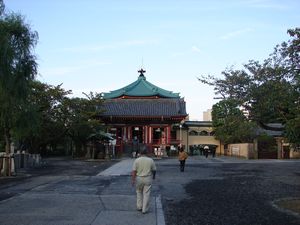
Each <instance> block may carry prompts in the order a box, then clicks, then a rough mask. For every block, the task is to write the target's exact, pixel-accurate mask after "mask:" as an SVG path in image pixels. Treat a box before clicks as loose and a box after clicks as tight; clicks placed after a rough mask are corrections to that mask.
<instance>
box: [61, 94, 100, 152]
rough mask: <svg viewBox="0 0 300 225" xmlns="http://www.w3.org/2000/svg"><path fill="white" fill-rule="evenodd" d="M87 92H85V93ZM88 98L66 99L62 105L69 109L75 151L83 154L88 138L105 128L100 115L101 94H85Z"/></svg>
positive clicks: (71, 135) (69, 126)
mask: <svg viewBox="0 0 300 225" xmlns="http://www.w3.org/2000/svg"><path fill="white" fill-rule="evenodd" d="M84 94H85V93H84ZM85 96H86V98H72V99H65V101H64V103H63V105H62V107H63V108H65V109H67V111H68V115H69V116H68V121H67V125H66V126H67V129H68V135H69V136H70V137H71V139H72V141H73V142H74V144H75V150H76V152H74V153H75V154H76V155H81V154H82V153H83V151H82V150H85V148H86V144H87V142H88V138H89V137H90V136H91V135H92V134H97V133H99V132H100V131H101V130H104V125H103V124H102V123H101V121H100V120H99V118H98V116H99V114H100V113H101V111H100V107H99V106H100V105H101V104H102V101H103V100H102V99H101V97H100V94H97V93H95V94H94V93H92V92H90V93H89V94H85Z"/></svg>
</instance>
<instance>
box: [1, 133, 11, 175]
mask: <svg viewBox="0 0 300 225" xmlns="http://www.w3.org/2000/svg"><path fill="white" fill-rule="evenodd" d="M4 140H5V153H6V156H5V157H4V168H3V175H4V176H9V175H10V173H9V171H10V168H9V166H10V162H9V160H10V158H9V153H10V132H9V129H8V128H4Z"/></svg>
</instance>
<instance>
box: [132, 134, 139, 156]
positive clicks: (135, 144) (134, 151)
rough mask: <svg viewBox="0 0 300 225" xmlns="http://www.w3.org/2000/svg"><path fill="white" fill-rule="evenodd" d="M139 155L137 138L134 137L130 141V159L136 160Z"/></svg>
mask: <svg viewBox="0 0 300 225" xmlns="http://www.w3.org/2000/svg"><path fill="white" fill-rule="evenodd" d="M138 154H139V140H138V138H137V136H134V138H133V140H132V157H133V158H137V156H138Z"/></svg>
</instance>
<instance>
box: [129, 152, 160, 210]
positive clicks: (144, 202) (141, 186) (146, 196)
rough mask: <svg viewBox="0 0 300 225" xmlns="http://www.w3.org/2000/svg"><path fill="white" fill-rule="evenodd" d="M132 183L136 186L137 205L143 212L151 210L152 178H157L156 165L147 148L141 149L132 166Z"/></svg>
mask: <svg viewBox="0 0 300 225" xmlns="http://www.w3.org/2000/svg"><path fill="white" fill-rule="evenodd" d="M131 175H132V185H133V186H134V185H135V187H136V207H137V210H139V211H142V213H143V214H145V213H147V212H148V211H149V203H150V193H151V186H152V180H154V179H155V175H156V165H155V163H154V161H153V159H151V158H150V157H148V156H147V148H146V147H144V148H143V149H142V151H141V156H140V157H139V158H137V159H135V160H134V163H133V166H132V173H131Z"/></svg>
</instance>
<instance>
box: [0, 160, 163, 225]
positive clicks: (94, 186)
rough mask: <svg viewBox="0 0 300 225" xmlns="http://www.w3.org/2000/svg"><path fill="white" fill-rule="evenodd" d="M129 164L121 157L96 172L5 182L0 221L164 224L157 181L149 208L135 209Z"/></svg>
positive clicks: (22, 224)
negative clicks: (147, 209)
mask: <svg viewBox="0 0 300 225" xmlns="http://www.w3.org/2000/svg"><path fill="white" fill-rule="evenodd" d="M132 163H133V159H130V158H127V159H123V160H121V161H120V162H118V163H116V164H114V165H113V166H111V167H109V168H108V169H106V170H104V171H102V172H101V173H99V174H97V175H96V176H82V175H73V176H69V175H68V176H66V175H62V176H51V175H50V176H49V175H43V176H39V177H34V178H32V179H29V180H26V182H24V183H23V184H20V183H19V184H18V185H10V186H9V185H8V186H7V187H6V188H5V189H3V190H5V192H6V193H5V194H6V196H7V199H4V200H2V201H0V224H1V225H141V224H143V225H165V220H164V214H163V210H162V204H161V198H160V195H159V194H158V191H157V189H158V187H157V186H156V185H154V187H153V190H154V191H153V195H152V197H151V203H150V209H149V212H148V213H146V214H142V213H141V212H140V211H137V210H136V195H135V188H134V187H132V185H131V182H130V173H131V168H132ZM0 181H1V180H0ZM2 194H3V193H2Z"/></svg>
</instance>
